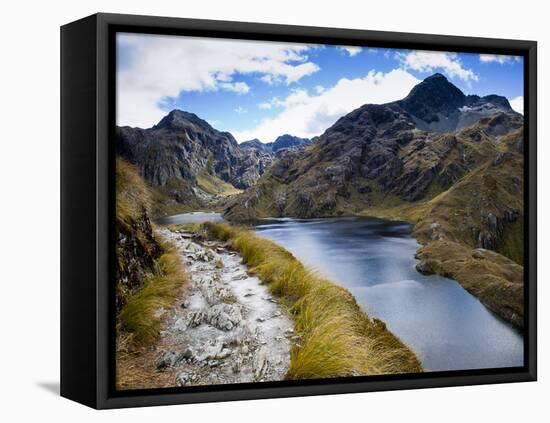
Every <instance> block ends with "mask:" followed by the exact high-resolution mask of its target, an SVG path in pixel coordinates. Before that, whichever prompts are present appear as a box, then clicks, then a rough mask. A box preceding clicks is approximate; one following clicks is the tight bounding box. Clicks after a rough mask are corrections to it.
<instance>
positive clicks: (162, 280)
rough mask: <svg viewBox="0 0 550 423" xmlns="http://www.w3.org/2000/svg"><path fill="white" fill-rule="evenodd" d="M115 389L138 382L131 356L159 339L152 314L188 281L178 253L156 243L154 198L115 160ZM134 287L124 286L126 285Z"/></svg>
mask: <svg viewBox="0 0 550 423" xmlns="http://www.w3.org/2000/svg"><path fill="white" fill-rule="evenodd" d="M116 175H117V178H116V189H117V205H116V223H117V232H118V234H117V240H118V242H117V263H118V266H119V268H120V270H119V271H118V272H117V305H119V304H120V307H119V313H118V315H117V386H119V387H121V386H126V385H128V386H132V383H133V382H131V381H135V379H136V378H139V377H140V376H139V369H137V368H136V366H135V364H134V363H133V357H134V355H135V353H136V352H137V351H138V350H139V349H140V348H141V347H144V346H147V345H150V344H151V343H153V342H154V341H155V340H156V339H157V338H158V336H159V333H160V332H159V331H160V324H161V321H160V317H159V316H158V315H156V311H157V310H158V309H159V308H161V307H166V306H169V305H170V304H171V303H172V302H173V301H174V299H175V297H176V296H177V295H178V293H179V291H180V288H181V286H182V285H183V284H184V283H185V282H186V280H187V279H186V275H185V272H184V269H183V265H182V263H181V259H180V257H179V254H178V253H177V252H176V251H175V250H174V249H173V248H172V247H171V246H170V245H168V244H166V243H161V242H159V240H158V238H157V237H156V236H155V235H154V233H153V227H152V226H151V224H150V221H149V218H148V214H149V213H150V209H151V205H152V202H153V201H154V200H153V198H152V194H151V192H150V190H149V189H148V187H147V186H146V184H145V182H144V181H143V180H142V179H141V177H140V176H139V174H138V172H137V170H136V169H135V168H134V167H133V166H132V165H130V164H128V163H127V162H125V161H123V160H120V159H119V160H117V173H116ZM129 280H131V281H132V286H127V285H128V281H129Z"/></svg>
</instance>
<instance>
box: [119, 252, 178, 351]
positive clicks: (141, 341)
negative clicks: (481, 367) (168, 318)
mask: <svg viewBox="0 0 550 423" xmlns="http://www.w3.org/2000/svg"><path fill="white" fill-rule="evenodd" d="M163 247H164V250H165V252H164V253H163V254H162V255H161V257H160V258H159V260H158V263H157V269H156V272H155V273H154V274H153V275H151V276H150V277H149V278H147V280H146V281H145V284H144V286H143V288H142V289H141V290H140V291H138V292H137V293H136V294H134V295H132V296H130V297H129V298H128V300H127V302H126V304H125V305H124V307H123V308H122V310H121V312H120V315H119V325H120V331H121V332H123V333H125V334H127V335H131V341H132V343H133V344H134V345H136V346H143V345H147V344H150V343H152V342H154V341H155V340H157V339H158V337H159V331H160V324H161V322H160V317H159V316H158V315H157V314H156V312H157V311H158V310H159V309H161V308H162V307H168V306H170V305H171V304H172V303H173V302H174V300H175V298H176V296H177V295H178V293H179V291H180V288H181V286H182V285H183V284H184V283H185V282H186V281H187V277H186V275H185V272H184V269H183V264H182V262H181V259H180V257H179V254H178V252H177V251H176V250H175V249H174V248H172V247H170V246H167V245H163Z"/></svg>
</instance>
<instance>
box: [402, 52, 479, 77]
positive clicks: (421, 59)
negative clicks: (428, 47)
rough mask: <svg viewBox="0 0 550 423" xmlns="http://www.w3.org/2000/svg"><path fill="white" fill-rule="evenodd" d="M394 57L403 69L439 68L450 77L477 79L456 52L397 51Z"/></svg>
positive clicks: (423, 70)
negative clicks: (463, 64) (464, 65)
mask: <svg viewBox="0 0 550 423" xmlns="http://www.w3.org/2000/svg"><path fill="white" fill-rule="evenodd" d="M396 58H397V60H399V61H400V62H401V65H402V66H403V67H404V68H405V69H412V70H416V71H419V72H434V71H436V70H438V69H440V70H442V71H443V72H445V73H446V74H447V75H448V76H449V77H451V78H455V77H457V78H460V79H462V80H463V81H466V82H471V81H477V80H478V76H477V75H476V74H475V73H474V71H472V70H471V69H467V68H464V67H463V66H462V63H461V61H460V59H459V58H458V55H457V54H456V53H444V52H437V51H420V50H416V51H411V52H410V53H397V54H396Z"/></svg>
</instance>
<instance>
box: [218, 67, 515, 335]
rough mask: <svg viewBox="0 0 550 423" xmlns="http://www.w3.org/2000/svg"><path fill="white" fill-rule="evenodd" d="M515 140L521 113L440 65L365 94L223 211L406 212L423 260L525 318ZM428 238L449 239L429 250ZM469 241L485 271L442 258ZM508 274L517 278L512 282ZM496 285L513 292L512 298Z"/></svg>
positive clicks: (243, 217) (237, 215)
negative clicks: (375, 99) (403, 91)
mask: <svg viewBox="0 0 550 423" xmlns="http://www.w3.org/2000/svg"><path fill="white" fill-rule="evenodd" d="M522 140H523V117H522V116H521V115H520V114H518V113H516V112H514V111H513V110H512V109H511V107H510V105H509V103H508V101H507V100H506V98H504V97H499V96H496V95H490V96H485V97H479V96H475V95H468V96H467V95H464V94H463V93H462V92H461V91H460V90H459V89H458V88H457V87H455V86H454V85H453V84H451V83H450V82H449V81H447V79H446V78H445V77H443V76H442V75H439V74H436V75H433V76H431V77H429V78H427V79H425V80H424V81H423V82H422V83H420V84H419V85H417V86H416V87H415V88H413V90H412V91H411V93H410V94H409V95H408V96H407V97H406V98H405V99H403V100H400V101H396V102H393V103H389V104H384V105H373V104H368V105H364V106H362V107H360V108H358V109H356V110H354V111H352V112H351V113H349V114H348V115H346V116H344V117H342V118H340V119H339V120H338V121H337V122H336V123H335V124H334V125H333V126H332V127H330V128H328V129H327V130H326V131H325V133H324V134H322V135H321V136H320V137H319V139H318V140H317V141H316V142H315V143H314V144H313V145H311V146H309V147H308V148H307V149H305V150H301V151H294V152H290V153H288V154H286V155H285V156H283V157H281V158H280V159H278V160H277V161H276V162H275V163H274V164H273V165H272V167H271V168H270V169H269V170H268V171H267V172H266V173H265V174H264V175H263V176H262V177H261V178H260V179H259V180H258V182H257V183H256V185H254V186H253V187H251V188H249V189H248V190H246V191H245V192H244V193H242V194H240V195H238V196H235V197H233V198H230V199H229V200H228V201H227V202H226V204H225V205H226V208H225V216H226V217H227V218H228V219H230V220H234V221H241V222H244V221H249V220H253V219H255V218H258V217H266V216H291V217H302V218H309V217H326V216H338V215H350V214H362V215H371V216H381V217H390V218H396V219H406V220H409V221H412V222H414V223H415V224H416V225H415V228H414V233H415V236H416V237H417V238H418V239H419V241H420V242H422V243H423V244H424V248H423V249H422V250H421V253H422V252H423V253H422V254H420V255H421V256H422V258H423V260H424V262H422V263H421V267H422V268H423V270H424V271H426V272H431V271H433V272H437V273H440V274H443V275H453V277H454V278H455V279H457V280H458V281H459V282H461V283H462V284H463V286H465V287H466V289H469V290H470V291H471V292H472V293H474V294H475V295H478V297H479V298H480V299H481V300H482V301H483V302H484V303H485V304H486V305H487V306H488V307H489V308H490V309H491V310H493V311H495V312H496V313H497V314H499V315H501V316H502V317H503V318H505V319H506V320H508V321H511V322H512V323H514V324H515V325H516V326H520V327H521V326H522V318H523V299H522V298H523V297H522V296H521V292H522V286H523V285H522V277H518V274H521V270H522V267H521V265H522V264H523V231H522V222H523V150H522V146H523V144H522V142H523V141H522ZM436 241H445V242H446V243H444V244H441V246H440V248H437V249H434V248H432V249H430V248H429V247H430V246H432V245H433V243H434V242H436ZM454 246H456V248H455V247H454ZM476 249H482V250H481V251H485V250H492V251H494V253H491V254H485V253H479V254H477V255H478V256H480V257H481V255H483V258H482V259H483V261H484V265H483V266H482V267H483V273H482V274H481V276H482V277H481V279H480V274H479V272H478V274H475V271H474V270H473V267H471V266H470V269H471V270H468V266H469V260H465V259H464V260H462V261H461V263H462V265H460V271H459V270H457V269H454V270H452V271H451V269H450V268H449V267H450V266H451V264H452V262H451V261H448V260H447V261H445V260H443V261H442V260H441V259H442V257H441V256H440V255H441V254H445V253H447V252H449V253H450V252H451V250H455V251H457V250H460V251H462V252H466V253H465V254H469V255H470V256H471V254H473V253H471V252H472V251H475V250H476ZM470 258H471V257H470ZM435 261H437V263H436V262H435ZM430 262H431V265H430ZM455 265H456V263H455ZM518 269H519V270H518ZM477 270H479V269H477ZM518 272H519V273H518ZM509 283H513V284H520V285H519V286H517V287H516V288H517V289H516V288H514V289H508V288H506V287H507V284H509ZM479 284H486V285H491V286H492V288H491V290H488V289H485V288H486V287H484V288H480V287H479ZM474 286H475V288H473V287H474ZM495 289H496V290H502V291H503V292H508V293H510V292H511V294H510V295H509V296H507V297H508V300H506V301H505V300H504V299H502V300H501V299H500V298H498V297H499V296H498V295H495V294H494V291H495ZM489 291H491V292H492V293H489ZM512 291H513V292H512ZM520 291H521V292H520ZM495 297H496V298H497V299H496V300H495ZM504 297H505V296H503V298H504ZM504 302H507V304H503V303H504ZM497 303H499V304H497Z"/></svg>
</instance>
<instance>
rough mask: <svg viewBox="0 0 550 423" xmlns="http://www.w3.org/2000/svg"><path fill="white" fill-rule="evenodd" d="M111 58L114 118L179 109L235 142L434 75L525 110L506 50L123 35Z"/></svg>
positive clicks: (154, 116) (152, 116) (393, 94)
mask: <svg viewBox="0 0 550 423" xmlns="http://www.w3.org/2000/svg"><path fill="white" fill-rule="evenodd" d="M117 59H118V60H117V62H118V63H117V78H118V80H117V82H118V83H117V89H118V92H117V124H118V125H129V126H139V127H144V128H147V127H151V126H153V125H154V124H155V123H157V122H158V121H159V120H160V118H162V116H164V115H165V114H166V113H167V112H169V111H170V110H172V109H175V108H178V109H182V110H185V111H189V112H193V113H195V114H197V115H198V116H199V117H201V118H203V119H205V120H207V121H208V122H209V123H210V124H211V125H212V126H214V127H215V128H216V129H219V130H224V131H229V132H231V133H232V134H233V135H235V137H236V138H237V140H238V141H239V142H242V141H245V140H247V139H252V138H259V139H260V140H261V141H263V142H270V141H273V140H274V139H275V138H276V137H277V136H278V135H282V134H283V133H290V134H293V135H297V136H302V137H312V136H315V135H320V134H321V133H322V132H323V131H324V130H325V129H326V128H328V127H329V126H330V125H332V123H334V122H335V121H336V120H337V119H338V118H339V117H340V116H342V115H344V114H346V113H349V112H350V111H351V110H353V109H355V108H357V107H359V106H361V105H362V104H366V103H385V102H389V101H393V100H398V99H400V98H403V97H404V96H406V95H407V93H408V92H409V91H410V89H411V88H412V87H413V86H414V85H416V84H417V83H418V82H420V81H421V80H422V79H424V78H426V77H427V76H429V75H431V74H433V73H435V72H440V73H442V74H444V75H446V76H447V78H448V79H449V80H450V81H451V82H452V83H454V84H455V85H456V86H458V87H459V88H460V89H461V90H462V91H464V92H465V93H466V94H478V95H487V94H499V95H503V96H505V97H507V98H508V99H509V100H510V101H511V103H512V105H513V107H514V108H515V109H516V110H518V111H520V112H522V96H523V60H522V58H519V57H512V56H494V55H479V54H471V53H441V52H422V51H410V50H396V49H380V48H368V47H363V48H357V47H340V46H319V45H301V44H285V43H271V42H251V41H238V40H217V39H205V38H193V37H180V36H155V35H144V34H119V35H118V39H117Z"/></svg>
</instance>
